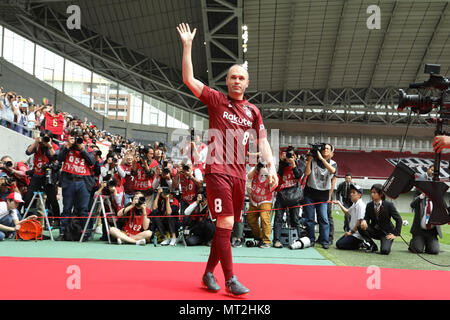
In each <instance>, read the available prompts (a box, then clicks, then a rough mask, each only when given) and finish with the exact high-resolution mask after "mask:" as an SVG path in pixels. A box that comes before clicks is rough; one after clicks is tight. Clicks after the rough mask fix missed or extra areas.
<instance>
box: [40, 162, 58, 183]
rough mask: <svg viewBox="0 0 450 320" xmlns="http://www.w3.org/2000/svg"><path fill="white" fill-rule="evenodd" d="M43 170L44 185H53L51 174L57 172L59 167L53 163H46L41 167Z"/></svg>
mask: <svg viewBox="0 0 450 320" xmlns="http://www.w3.org/2000/svg"><path fill="white" fill-rule="evenodd" d="M42 168H43V169H44V173H45V184H46V185H48V184H53V179H52V177H53V175H52V174H53V172H56V171H58V169H59V165H58V164H57V163H55V162H50V163H46V164H44V165H43V167H42Z"/></svg>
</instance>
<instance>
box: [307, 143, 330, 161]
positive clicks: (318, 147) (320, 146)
mask: <svg viewBox="0 0 450 320" xmlns="http://www.w3.org/2000/svg"><path fill="white" fill-rule="evenodd" d="M309 145H310V146H311V149H310V150H309V152H308V153H307V154H306V155H307V156H312V157H313V158H314V159H315V160H317V151H319V152H322V151H323V150H325V146H326V145H327V144H326V143H323V142H321V143H309Z"/></svg>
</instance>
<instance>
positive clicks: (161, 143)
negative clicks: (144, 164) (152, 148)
mask: <svg viewBox="0 0 450 320" xmlns="http://www.w3.org/2000/svg"><path fill="white" fill-rule="evenodd" d="M165 146H166V145H165V144H164V143H163V142H160V143H159V145H158V149H160V150H163V151H164V147H165Z"/></svg>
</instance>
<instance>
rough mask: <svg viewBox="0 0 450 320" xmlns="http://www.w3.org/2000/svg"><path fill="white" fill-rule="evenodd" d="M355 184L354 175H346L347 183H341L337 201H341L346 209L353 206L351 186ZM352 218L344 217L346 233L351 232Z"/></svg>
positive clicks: (337, 192) (337, 191) (338, 188)
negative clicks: (350, 223)
mask: <svg viewBox="0 0 450 320" xmlns="http://www.w3.org/2000/svg"><path fill="white" fill-rule="evenodd" d="M352 183H353V181H352V174H351V173H346V174H345V181H343V182H341V183H340V184H339V185H338V187H337V190H336V200H340V201H341V203H342V204H343V205H344V207H345V208H346V209H348V208H350V207H351V206H352V205H353V202H352V199H350V185H351V184H352ZM349 222H350V218H349V216H347V215H346V216H345V217H344V231H345V232H348V231H350V227H349Z"/></svg>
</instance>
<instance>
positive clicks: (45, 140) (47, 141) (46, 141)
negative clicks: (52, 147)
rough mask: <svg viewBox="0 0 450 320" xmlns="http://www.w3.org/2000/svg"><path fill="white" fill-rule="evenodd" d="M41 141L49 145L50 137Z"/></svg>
mask: <svg viewBox="0 0 450 320" xmlns="http://www.w3.org/2000/svg"><path fill="white" fill-rule="evenodd" d="M42 140H43V141H44V142H45V143H49V142H50V137H47V136H45V137H43V138H42Z"/></svg>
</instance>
